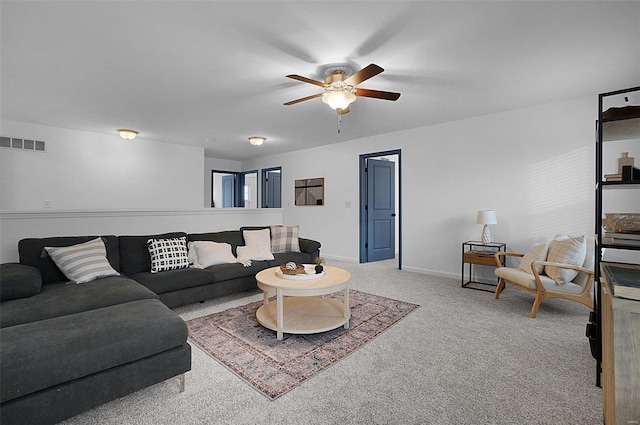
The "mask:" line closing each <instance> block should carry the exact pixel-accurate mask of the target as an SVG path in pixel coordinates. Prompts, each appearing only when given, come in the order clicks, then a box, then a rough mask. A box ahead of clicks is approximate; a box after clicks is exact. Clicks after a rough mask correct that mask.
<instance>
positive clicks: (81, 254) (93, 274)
mask: <svg viewBox="0 0 640 425" xmlns="http://www.w3.org/2000/svg"><path fill="white" fill-rule="evenodd" d="M44 249H45V251H47V254H49V256H50V257H51V259H52V260H53V262H54V263H56V266H58V268H59V269H60V271H62V273H64V275H65V276H66V277H67V279H69V280H70V281H72V282H75V283H86V282H91V281H92V280H95V279H98V278H99V277H106V276H118V275H119V274H120V273H118V272H117V271H115V270H114V269H113V267H111V264H110V263H109V260H107V249H106V248H105V246H104V241H103V240H102V238H96V239H93V240H90V241H89V242H85V243H81V244H77V245H72V246H65V247H50V246H45V247H44Z"/></svg>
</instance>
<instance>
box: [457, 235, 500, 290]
mask: <svg viewBox="0 0 640 425" xmlns="http://www.w3.org/2000/svg"><path fill="white" fill-rule="evenodd" d="M506 249H507V244H506V243H503V242H490V243H486V244H485V243H482V242H480V241H467V242H463V243H462V282H461V286H462V287H463V288H469V289H476V290H478V291H485V292H493V291H494V290H493V289H486V288H483V287H476V286H471V285H482V286H488V287H493V288H495V287H496V286H497V285H498V284H497V280H496V283H495V284H493V283H487V282H478V281H475V280H473V266H474V265H478V266H489V267H497V264H496V258H495V256H494V254H495V253H496V252H500V251H502V252H504V251H506ZM465 265H468V267H465ZM503 265H504V257H503ZM466 268H468V269H469V273H468V276H469V278H468V279H467V278H466V276H467V274H466V271H465V269H466Z"/></svg>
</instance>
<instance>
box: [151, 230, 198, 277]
mask: <svg viewBox="0 0 640 425" xmlns="http://www.w3.org/2000/svg"><path fill="white" fill-rule="evenodd" d="M147 249H148V250H149V257H151V273H158V272H164V271H168V270H178V269H184V268H187V267H189V251H188V249H187V237H186V236H181V237H179V238H169V239H149V240H148V241H147Z"/></svg>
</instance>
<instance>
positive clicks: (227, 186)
mask: <svg viewBox="0 0 640 425" xmlns="http://www.w3.org/2000/svg"><path fill="white" fill-rule="evenodd" d="M233 177H234V176H222V207H223V208H231V207H233V206H234V205H233V192H234V186H235V185H234V178H233Z"/></svg>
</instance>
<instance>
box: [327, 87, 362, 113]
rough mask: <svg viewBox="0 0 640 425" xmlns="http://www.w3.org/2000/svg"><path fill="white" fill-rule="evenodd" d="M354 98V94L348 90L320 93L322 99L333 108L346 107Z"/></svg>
mask: <svg viewBox="0 0 640 425" xmlns="http://www.w3.org/2000/svg"><path fill="white" fill-rule="evenodd" d="M355 100H356V95H355V94H353V93H351V92H348V91H333V92H329V93H325V94H323V95H322V101H323V102H324V103H326V104H327V105H329V106H330V107H331V108H333V109H336V110H337V109H347V108H348V107H349V104H351V103H352V102H354V101H355Z"/></svg>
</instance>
